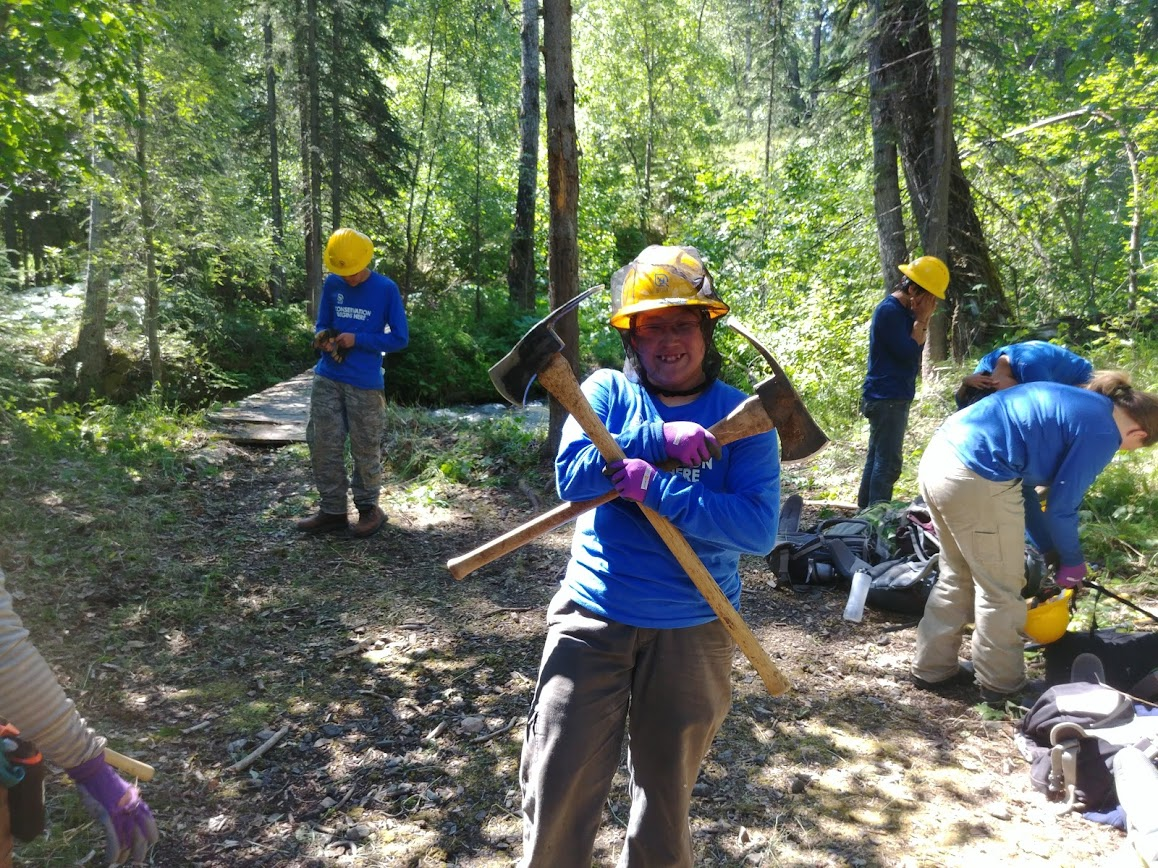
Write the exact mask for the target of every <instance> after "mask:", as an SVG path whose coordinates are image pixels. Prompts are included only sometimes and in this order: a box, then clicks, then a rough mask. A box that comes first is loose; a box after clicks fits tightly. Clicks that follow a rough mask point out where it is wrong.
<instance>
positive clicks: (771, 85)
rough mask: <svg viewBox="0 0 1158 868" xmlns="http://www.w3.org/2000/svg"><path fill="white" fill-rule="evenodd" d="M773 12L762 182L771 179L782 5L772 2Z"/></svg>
mask: <svg viewBox="0 0 1158 868" xmlns="http://www.w3.org/2000/svg"><path fill="white" fill-rule="evenodd" d="M772 3H773V11H772V14H771V15H769V16H768V18H769V22H768V23H769V26H770V27H771V30H772V53H771V56H770V57H769V59H768V106H767V108H768V117H767V118H766V119H765V120H766V125H765V128H764V181H765V182H767V181H768V179H769V178H771V177H772V174H771V173H772V116H773V114H774V112H773V111H772V107H773V104H774V100H775V96H776V55H778V54H779V53H780V12H781V9H783V6H784V4H783V3H782V2H781V0H772Z"/></svg>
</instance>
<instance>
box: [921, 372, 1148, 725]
mask: <svg viewBox="0 0 1158 868" xmlns="http://www.w3.org/2000/svg"><path fill="white" fill-rule="evenodd" d="M1155 440H1158V396H1156V395H1153V394H1150V393H1148V392H1143V391H1140V390H1138V389H1135V388H1133V387H1132V386H1131V385H1130V378H1129V377H1128V376H1127V375H1126V374H1124V373H1122V372H1119V371H1103V372H1100V373H1098V374H1096V375H1095V377H1094V379H1093V380H1091V381H1090V382H1089V383H1088V384H1087V385H1086V386H1085V387H1084V388H1077V387H1075V386H1068V385H1064V384H1061V383H1054V382H1035V383H1025V384H1023V385H1018V386H1014V387H1012V388H1009V389H1003V390H1000V391H998V392H996V393H995V394H993V395H991V396H990V397H988V398H986V399H985V400H984V401H978V402H977V403H975V404H972V405H970V406H969V407H966V408H965V409H964V410H960V411H959V412H957V413H954V414H953V415H952V416H950V417H949V418H948V419H947V420H946V421H945V422H944V423H943V424H942V425H941V427H940V428H939V429H938V430H937V432H936V433H935V434H934V435H933V439H932V440H931V441H930V443H929V445H928V447H927V448H926V449H925V453H924V455H923V456H922V458H921V465H920V469H919V471H918V482H919V485H920V490H921V496H922V497H923V498H924V499H925V502H926V504H927V505H928V508H929V513H930V515H931V516H932V519H933V524H934V526H935V527H936V530H937V537H938V540H939V542H940V545H941V555H940V564H939V568H940V574H939V577H938V580H937V583H936V585H934V587H933V591H932V593H931V594H930V596H929V600H928V602H927V604H926V606H925V611H924V615H923V617H922V618H921V622H920V624H919V625H918V627H917V647H916V653H915V655H914V658H913V663H912V666H911V670H910V671H911V676H912V678H913V681H914V683H915V684H916V686H918V687H921V688H923V689H934V690H936V689H938V688H940V687H944V686H949V685H953V684H959V683H962V682H964V681H970V680H973V678H974V677H975V678H976V681H977V683H978V686H979V688H980V693H981V699H982V700H983V701H985V702H1001V701H1004V700H1005V699H1011V698H1015V697H1017V696H1018V694H1019V693H1020V691H1021V690H1022V689H1023V688H1024V687H1025V685H1026V674H1025V657H1024V653H1023V650H1022V640H1021V631H1022V629H1023V627H1024V625H1025V618H1026V608H1025V601H1024V600H1023V599H1022V597H1021V589H1022V587H1023V585H1024V582H1025V573H1024V564H1025V560H1024V557H1025V537H1026V531H1027V530H1028V532H1029V537H1030V539H1031V541H1032V542H1033V544H1034V545H1035V546H1037V548H1038V549H1039V550H1040V551H1041V552H1042V553H1043V554H1044V555H1045V556H1046V560H1047V561H1050V562H1053V563H1056V564H1058V568H1057V573H1056V575H1055V577H1054V581H1055V582H1056V583H1057V584H1058V585H1059V586H1060V587H1063V588H1073V587H1078V586H1080V585H1081V583H1082V579H1083V578H1084V577H1085V575H1086V563H1085V560H1086V559H1085V556H1084V555H1083V554H1082V547H1081V542H1080V541H1079V539H1078V508H1079V506H1080V505H1081V502H1082V498H1083V497H1084V496H1085V493H1086V490H1087V489H1088V488H1089V487H1090V485H1091V484H1092V483H1093V481H1094V480H1095V479H1096V478H1097V476H1098V474H1099V473H1100V472H1101V471H1102V470H1103V469H1104V468H1105V467H1106V465H1107V464H1109V463H1110V460H1111V459H1112V458H1113V457H1114V453H1115V452H1117V451H1119V450H1123V451H1128V450H1132V449H1138V448H1139V447H1142V446H1150V445H1152V444H1153V443H1154V442H1155ZM1034 486H1049V492H1050V493H1049V498H1048V500H1047V503H1046V506H1045V509H1044V510H1043V509H1042V508H1041V506H1040V504H1039V503H1038V501H1037V499H1036V497H1032V498H1031V497H1028V496H1026V495H1023V492H1027V491H1028V492H1032V489H1033V487H1034ZM968 624H973V625H974V629H973V637H972V664H973V667H972V671H970V669H969V668H968V667H966V666H963V665H962V664H961V663H960V661H958V659H957V655H958V651H959V649H960V646H961V639H962V636H963V635H964V631H965V627H966V625H968Z"/></svg>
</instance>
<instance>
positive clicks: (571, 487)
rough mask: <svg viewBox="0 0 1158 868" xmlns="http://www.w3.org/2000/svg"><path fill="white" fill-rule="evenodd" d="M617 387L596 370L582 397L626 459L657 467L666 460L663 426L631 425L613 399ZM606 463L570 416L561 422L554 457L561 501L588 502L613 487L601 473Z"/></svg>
mask: <svg viewBox="0 0 1158 868" xmlns="http://www.w3.org/2000/svg"><path fill="white" fill-rule="evenodd" d="M617 387H618V384H617V382H616V380H615V379H614V377H613V376H611V372H609V371H596V372H595V373H594V374H592V375H591V376H590V377H588V378H587V380H586V381H585V382H584V383H583V386H582V389H583V394H584V395H586V396H587V400H588V401H590V403H591V409H592V410H593V411H594V412H595V415H596V416H598V417H599V418H600V419H601V420H602V421H603V424H604V425H606V426H607V428H608V431H609V432H610V433H611V437H612V439H613V440H615V442H616V443H618V444H619V448H620V449H622V450H623V452H624V454H625V455H626V456H627V457H628V458H642V459H644V460H645V461H648V462H650V463H651V464H659V463H660V462H661V461H663V460H664V458H665V457H666V451H665V449H664V445H663V423H662V422H660V423H657V422H645V423H642V424H639V423H633V420H630V419H628V413H627V412H626V410H625V408H624V407H623V405H622V403H621V402H618V401H614V400H613V394H614V392H615V391H616V389H617ZM606 466H607V463H606V462H605V461H604V460H603V456H602V455H600V454H599V450H598V449H597V448H596V446H595V444H594V443H592V442H591V439H590V438H589V437H588V436H587V435H586V434H585V433H584V431H583V429H582V428H581V427H580V426H579V423H578V422H576V421H575V418H574V417H573V416H568V417H567V421H566V422H564V423H563V433H562V435H561V437H560V440H559V451H558V453H557V454H556V457H555V486H556V489H557V490H558V492H559V498H560V499H561V500H570V501H576V500H590V499H591V498H593V497H599V496H600V495H603V494H606V493H607V492H608V491H609V490H611V488H613V486H612V484H611V481H610V480H609V479H608V478H607V477H606V476H605V475H604V474H603V470H604V468H605V467H606Z"/></svg>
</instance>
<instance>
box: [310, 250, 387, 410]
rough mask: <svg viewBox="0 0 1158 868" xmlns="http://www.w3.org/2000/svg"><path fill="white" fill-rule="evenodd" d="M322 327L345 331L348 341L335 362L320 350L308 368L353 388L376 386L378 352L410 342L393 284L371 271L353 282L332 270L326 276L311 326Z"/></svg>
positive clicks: (380, 384) (378, 379)
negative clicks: (346, 349) (351, 343)
mask: <svg viewBox="0 0 1158 868" xmlns="http://www.w3.org/2000/svg"><path fill="white" fill-rule="evenodd" d="M323 329H333V330H334V331H336V332H338V333H339V334H341V333H342V332H350V333H351V334H353V335H354V346H353V347H351V348H350V351H349V353H348V354H347V355H346V358H345V359H343V360H342V361H341V362H338V361H335V360H334V359H333V358H331V357H330V354H329V353H322V355H321V358H320V359H318V364H317V365H316V366H315V368H314V371H315V372H317V373H318V374H320V375H321V376H323V377H327V378H329V379H331V380H336V381H337V382H339V383H348V384H350V385H351V386H356V387H357V388H359V389H381V388H382V387H383V386H384V385H385V378H384V376H383V373H382V354H383V353H393V352H396V351H398V350H401V349H404V348H405V347H406V345H407V344H408V343H410V327H409V325H408V324H407V322H406V310H405V308H404V307H403V306H402V294H401V293H400V292H399V291H398V284H396V283H395V282H394V281H393V280H391V279H390V278H389V277H386V276H385V275H383V274H379V273H378V272H376V271H371V272H370V276H369V277H367V278H366V279H365V280H364V281H362V282H361V283H359V284H358V285H357V286H350V284H348V283H346V281H345V280H343V279H342V278H340V277H338V275H336V274H331V275H329V276H327V277H326V280H325V282H324V283H323V284H322V297H321V300H320V301H319V302H318V321H317V330H318V331H322V330H323Z"/></svg>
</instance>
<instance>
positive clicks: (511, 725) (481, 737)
mask: <svg viewBox="0 0 1158 868" xmlns="http://www.w3.org/2000/svg"><path fill="white" fill-rule="evenodd" d="M518 721H519V719H518V718H517V717H512V718H511V722H510V723H508V724H507V725H506V726H500V727H499V728H498V729H496V730H493V731H491V732H484V733H483V734H482V735H479V736H475V737H474V738H472V739H471V740H470V743H471V744H478V743H479V742H483V741H490V740H491V739H492V738H494V737H495V736H496V735H502V734H503V733H504V732H510V731H511V730H512V729H514V728H515V724H516V723H518Z"/></svg>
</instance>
